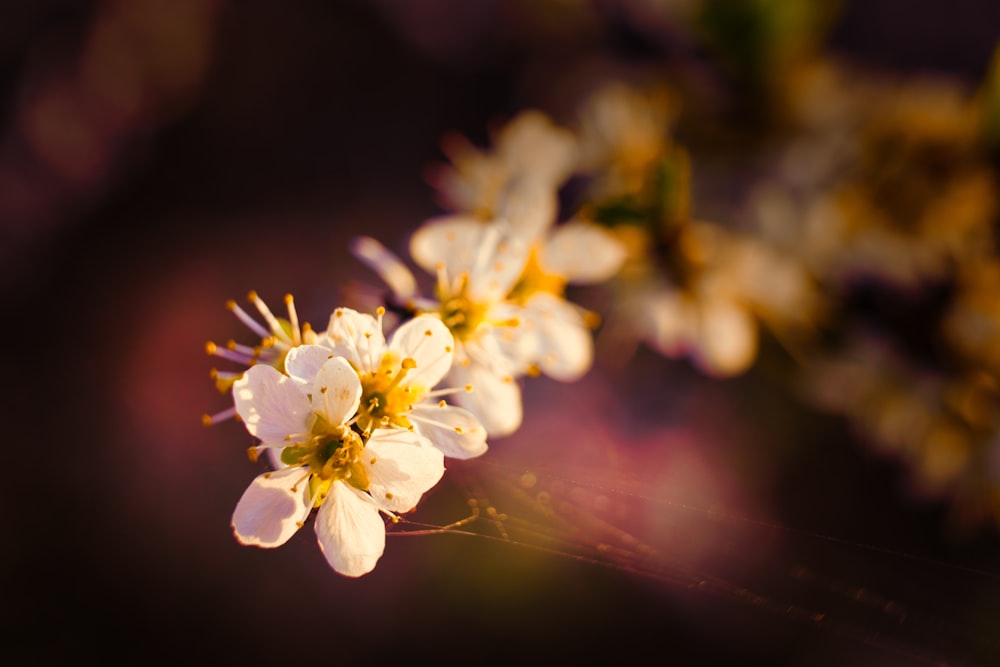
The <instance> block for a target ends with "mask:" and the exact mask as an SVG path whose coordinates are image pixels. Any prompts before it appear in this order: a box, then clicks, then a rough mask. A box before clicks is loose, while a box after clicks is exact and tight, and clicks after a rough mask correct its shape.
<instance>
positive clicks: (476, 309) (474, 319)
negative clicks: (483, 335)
mask: <svg viewBox="0 0 1000 667" xmlns="http://www.w3.org/2000/svg"><path fill="white" fill-rule="evenodd" d="M468 285H469V280H468V276H467V275H463V276H462V277H461V278H460V280H459V286H458V289H457V290H454V292H452V293H451V294H447V295H445V294H439V296H440V302H441V305H440V307H439V308H438V313H439V314H440V317H441V321H442V322H443V323H444V325H445V326H446V327H448V329H449V330H450V331H451V334H452V335H453V336H454V337H455V338H457V339H458V340H461V341H465V340H468V339H469V338H471V337H472V335H473V334H474V333H475V332H476V329H478V328H479V325H480V324H482V323H483V321H484V320H485V319H486V311H487V304H484V303H480V302H478V301H475V300H473V299H472V298H470V297H469V295H468Z"/></svg>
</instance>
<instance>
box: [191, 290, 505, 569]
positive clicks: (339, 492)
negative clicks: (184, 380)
mask: <svg viewBox="0 0 1000 667" xmlns="http://www.w3.org/2000/svg"><path fill="white" fill-rule="evenodd" d="M251 300H253V301H254V302H255V303H257V304H258V308H259V309H260V311H261V313H262V314H264V317H265V319H267V320H268V321H269V324H271V329H272V332H275V331H276V330H277V331H283V332H285V333H286V335H285V336H284V337H282V338H281V339H278V340H279V341H280V342H281V348H280V352H277V353H273V352H272V351H273V350H274V349H275V347H276V346H277V345H278V343H276V342H273V341H274V340H275V339H276V338H277V336H276V334H275V335H269V332H267V331H263V333H264V334H265V335H264V338H263V340H262V343H261V345H260V346H259V347H257V348H250V349H245V348H241V347H239V346H236V345H229V346H227V347H226V348H225V350H220V349H219V348H218V346H214V345H211V344H210V349H211V350H212V351H214V352H215V353H216V354H219V355H221V356H224V357H226V358H229V359H232V360H234V361H243V362H245V363H247V364H251V365H250V366H249V368H247V369H246V370H245V371H243V372H241V373H239V374H232V375H227V376H222V375H221V374H220V373H217V372H216V373H214V375H215V376H216V377H217V378H219V381H220V382H226V383H228V384H231V386H232V396H233V403H234V407H233V411H234V412H235V414H236V415H238V416H239V418H240V420H241V421H242V422H243V423H244V424H245V425H246V428H247V430H248V431H249V432H250V434H251V435H252V436H254V437H255V438H257V439H258V440H259V441H260V443H259V444H258V445H255V446H253V447H251V448H250V449H249V450H248V451H249V455H250V458H251V459H252V460H254V461H256V460H257V457H258V456H259V455H260V454H261V453H266V455H267V457H268V459H269V460H270V463H271V465H272V466H273V467H274V470H273V471H270V472H265V473H263V474H261V475H259V476H258V477H257V478H256V479H255V480H254V481H253V482H252V483H251V484H250V486H249V487H248V488H247V490H246V492H245V493H244V494H243V497H242V498H241V499H240V501H239V503H237V506H236V511H235V512H234V514H233V531H234V533H235V534H236V538H237V539H238V540H239V541H240V542H241V543H243V544H249V545H256V546H260V547H277V546H280V545H282V544H284V543H285V542H287V541H288V539H289V538H291V536H292V535H293V534H294V533H295V532H296V531H297V530H298V529H299V528H301V527H302V525H303V524H304V522H305V521H306V519H307V518H308V517H309V515H310V513H311V512H312V510H313V509H317V510H318V511H317V515H316V536H317V538H318V540H319V545H320V548H321V549H322V551H323V554H324V555H325V556H326V559H327V561H329V563H330V565H331V567H333V568H334V569H335V570H336V571H337V572H340V573H342V574H345V575H348V576H355V577H356V576H360V575H363V574H365V573H367V572H369V571H371V569H372V568H374V567H375V564H376V562H377V561H378V559H379V557H380V556H381V555H382V551H383V549H384V548H385V524H384V520H383V518H382V515H383V514H384V515H386V516H388V517H389V518H390V519H392V518H394V517H396V513H399V512H406V511H409V510H411V509H413V507H414V506H415V505H416V504H417V502H418V501H419V500H420V497H421V496H422V495H423V494H424V493H425V492H426V491H427V490H428V489H430V488H431V487H433V486H434V485H435V484H437V482H438V481H439V480H440V479H441V476H442V475H443V474H444V457H445V456H451V457H457V458H469V457H474V456H479V455H480V454H482V453H483V452H485V451H486V448H487V445H486V432H485V431H484V430H483V427H482V426H481V425H480V423H479V422H478V420H476V418H475V417H473V416H472V415H471V414H470V413H469V412H467V411H466V410H464V409H462V408H460V407H457V406H452V405H449V404H448V403H447V402H446V401H445V400H444V398H442V397H443V396H446V395H449V394H452V393H455V392H454V391H453V390H449V389H435V387H436V386H437V385H438V383H439V382H440V381H441V379H442V378H443V377H444V375H445V374H446V373H447V372H448V371H449V369H450V368H451V366H452V362H453V359H454V355H455V342H454V339H453V337H452V335H451V333H450V332H449V331H448V329H447V327H445V326H444V325H443V324H442V322H441V321H440V320H439V319H438V318H435V317H430V316H422V317H416V318H413V319H412V320H410V321H408V322H406V323H405V324H403V325H402V326H400V327H399V328H398V329H397V330H396V331H395V332H394V333H393V335H392V336H391V339H390V340H388V341H387V340H386V338H385V335H384V334H383V330H382V315H383V311H382V309H379V310H378V311H377V313H376V316H374V317H373V316H371V315H367V314H363V313H359V312H357V311H354V310H351V309H348V308H338V309H336V310H335V311H334V313H333V315H332V316H331V317H330V323H329V326H328V327H327V329H326V330H325V331H323V332H321V333H317V332H312V331H311V330H310V329H308V328H307V329H306V331H307V332H308V333H309V335H308V336H303V335H302V334H301V332H299V331H298V325H297V324H296V323H295V322H294V320H295V318H294V310H291V309H290V319H289V320H278V319H277V318H274V317H273V316H272V315H270V313H269V311H268V310H267V308H266V306H265V305H264V304H263V302H262V301H260V300H259V298H257V297H256V295H251ZM287 301H288V303H289V304H291V303H292V301H291V299H290V298H288V299H287ZM231 309H232V310H233V311H234V312H236V313H237V315H238V316H239V317H240V319H241V320H244V321H245V322H246V323H247V324H248V325H249V326H250V327H251V329H253V330H254V331H255V332H257V333H262V331H261V330H260V329H259V325H258V324H257V323H256V322H254V321H253V320H252V319H250V318H248V317H246V316H245V314H244V313H243V311H242V310H239V309H238V307H236V306H234V305H233V306H231ZM265 313H266V314H265ZM289 331H291V332H292V333H291V334H288V333H287V332H289ZM240 353H242V354H243V355H244V356H243V357H239V356H238V355H239V354H240ZM261 362H263V363H261ZM465 390H466V388H465V387H463V388H460V391H465ZM218 418H219V417H218V416H217V417H215V418H209V419H208V420H209V421H213V420H215V419H218Z"/></svg>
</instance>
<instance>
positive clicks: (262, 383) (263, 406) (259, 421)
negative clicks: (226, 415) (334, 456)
mask: <svg viewBox="0 0 1000 667" xmlns="http://www.w3.org/2000/svg"><path fill="white" fill-rule="evenodd" d="M233 403H234V404H235V405H236V413H237V414H238V415H239V416H240V419H242V420H243V423H244V424H245V425H246V427H247V430H248V431H250V435H253V436H256V437H258V438H260V439H261V440H263V441H264V442H267V443H282V442H284V441H285V436H288V435H293V434H297V433H302V432H303V431H305V430H307V428H308V420H309V418H310V416H311V413H312V410H311V409H310V407H309V398H308V397H307V396H306V394H305V392H304V391H302V389H300V388H299V387H298V386H297V385H296V384H295V383H294V382H293V381H292V380H291V378H289V377H288V376H287V375H284V374H282V373H280V372H278V371H277V370H276V369H275V368H274V367H272V366H263V365H262V366H253V367H251V368H250V369H249V370H247V372H246V373H244V374H243V377H241V378H240V379H239V380H237V381H236V382H234V383H233Z"/></svg>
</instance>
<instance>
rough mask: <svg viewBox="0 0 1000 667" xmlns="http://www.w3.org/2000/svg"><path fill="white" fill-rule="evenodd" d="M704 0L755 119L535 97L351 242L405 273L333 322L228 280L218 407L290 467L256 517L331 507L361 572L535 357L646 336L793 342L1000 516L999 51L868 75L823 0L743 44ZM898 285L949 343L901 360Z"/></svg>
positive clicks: (599, 98) (853, 401) (780, 17)
mask: <svg viewBox="0 0 1000 667" xmlns="http://www.w3.org/2000/svg"><path fill="white" fill-rule="evenodd" d="M694 6H698V7H701V8H702V9H701V10H700V11H704V12H707V13H706V14H705V15H704V16H702V17H701V19H699V20H702V19H704V29H705V30H706V34H705V40H706V45H707V46H708V47H710V50H719V53H718V54H717V56H716V57H718V58H719V62H720V63H721V62H726V63H728V66H727V67H726V68H723V69H725V70H726V71H725V77H727V78H731V81H729V83H732V84H733V88H734V90H735V91H737V92H736V93H735V95H736V98H735V102H733V109H729V110H728V112H729V113H739V114H743V115H742V116H740V117H741V118H744V117H745V119H746V120H747V122H746V123H741V124H734V125H733V127H729V128H727V130H726V132H724V133H720V132H719V125H722V124H723V123H724V122H725V121H728V120H732V118H727V117H725V116H724V115H718V114H716V111H715V109H714V107H712V106H711V105H706V107H705V108H703V109H700V110H699V109H696V112H695V113H687V112H686V109H685V106H686V105H688V104H690V103H691V102H692V100H693V101H694V104H695V105H696V104H697V102H698V97H697V95H696V94H695V93H693V92H692V91H691V90H690V89H689V90H684V89H683V88H677V89H674V88H672V87H668V86H666V85H665V84H664V82H663V81H659V80H653V81H652V82H650V83H649V84H648V85H626V84H625V83H623V82H622V81H617V80H616V81H611V82H608V83H607V84H605V85H599V86H596V87H594V88H593V89H591V90H588V91H587V92H586V94H584V95H581V96H580V98H579V100H577V104H576V105H575V106H574V108H575V112H574V114H573V115H572V116H571V117H570V118H569V119H567V120H565V122H557V121H556V120H554V119H553V118H551V117H550V116H549V115H547V114H546V113H543V112H542V111H539V110H537V109H533V110H527V111H523V112H521V113H519V114H518V115H516V116H515V117H513V118H512V119H510V121H509V122H507V123H506V124H504V125H501V126H498V127H497V128H496V131H495V132H494V133H493V134H492V135H491V138H490V145H489V146H488V147H485V148H483V147H479V146H476V145H473V144H472V143H471V142H470V141H468V140H467V139H465V138H463V137H461V136H457V135H450V136H447V137H446V138H445V140H444V142H443V144H442V149H443V153H444V154H445V156H446V157H447V158H448V161H447V162H446V163H443V164H440V165H437V166H436V167H435V168H434V169H433V170H432V171H431V172H430V181H431V185H432V186H433V187H434V188H435V190H436V194H437V200H438V202H439V204H441V206H442V207H443V209H444V211H443V212H442V213H441V215H438V216H436V217H433V218H430V219H427V220H424V221H423V222H422V223H421V224H419V225H418V226H417V227H416V229H415V230H414V231H413V232H412V233H411V234H410V235H409V237H408V238H407V239H405V243H404V244H405V247H406V250H407V252H406V257H401V256H399V255H397V254H396V253H395V252H393V251H391V250H390V249H389V245H392V244H388V245H387V244H386V243H385V242H384V240H379V239H376V238H373V237H371V236H358V237H356V238H355V239H354V240H353V241H352V243H351V246H350V250H351V253H352V254H353V256H354V257H355V258H356V259H357V260H358V261H359V262H360V263H361V264H363V265H364V266H366V267H367V268H368V269H370V270H371V271H372V272H374V273H375V274H376V275H377V276H378V277H379V278H380V279H381V280H382V282H383V283H384V284H385V286H386V288H387V289H386V290H384V291H383V292H380V293H379V295H378V298H377V299H374V300H369V301H365V300H364V299H363V298H359V303H352V304H350V305H351V307H346V306H345V307H339V308H336V309H335V310H334V311H333V314H332V315H331V317H330V320H329V323H328V324H327V326H326V328H325V329H324V330H323V331H314V330H313V329H312V328H311V327H310V326H309V325H308V324H300V322H299V320H298V316H297V313H296V310H295V306H294V301H293V300H292V298H291V297H290V296H289V297H286V299H285V301H286V306H287V316H286V317H277V316H275V315H274V314H273V313H272V312H271V310H270V309H269V308H268V307H267V305H266V304H265V303H264V302H263V300H262V299H260V298H259V297H258V296H257V295H256V294H255V293H251V294H250V297H249V301H250V303H251V304H252V305H253V306H254V307H255V308H256V310H257V312H258V313H259V316H260V318H261V319H262V320H263V323H261V322H260V321H258V319H256V318H255V317H253V316H251V314H250V313H249V312H248V311H246V310H244V309H242V308H241V307H240V306H238V305H236V303H235V302H230V304H229V305H228V307H229V309H230V310H231V311H232V312H233V313H234V314H235V315H236V317H237V318H238V319H239V320H240V321H241V322H243V323H244V324H245V325H246V326H247V327H248V328H249V329H250V330H251V331H252V332H253V333H254V334H255V335H256V336H257V337H258V339H259V340H258V341H257V342H256V344H254V345H243V344H240V343H237V342H235V341H230V342H229V343H227V344H225V345H219V344H215V343H209V344H208V352H209V353H210V354H212V355H214V356H217V357H220V358H221V359H223V360H226V361H228V362H230V363H235V364H237V365H238V366H239V368H238V369H236V370H229V371H223V370H214V371H213V372H212V375H213V378H214V380H215V382H216V385H217V387H218V388H219V390H220V391H222V392H224V393H225V392H231V394H232V397H233V404H232V406H231V407H229V408H227V409H225V410H222V411H221V412H218V413H217V414H215V415H207V416H206V417H205V418H204V419H205V422H206V423H207V424H212V423H216V422H218V421H221V420H223V419H226V418H229V417H234V416H236V417H238V418H239V419H240V420H241V421H242V422H243V423H244V424H245V425H246V428H247V430H248V431H249V433H250V434H251V435H252V436H253V437H255V438H256V439H257V440H258V441H259V443H258V444H256V445H254V446H253V447H251V448H250V450H249V451H250V455H251V458H252V459H253V460H254V461H256V460H257V457H258V455H259V454H261V453H266V455H267V456H266V457H265V458H266V460H267V462H268V463H269V466H270V468H271V470H270V471H269V472H265V473H263V474H261V475H260V476H258V477H257V478H256V479H255V480H254V481H253V483H252V484H251V485H250V487H249V488H248V489H247V491H246V493H245V494H244V495H243V497H242V499H240V501H239V502H238V504H237V507H236V511H235V513H234V516H233V530H234V532H235V534H236V537H237V539H238V540H239V541H240V542H242V543H244V544H250V545H256V546H261V547H276V546H279V545H281V544H283V543H284V542H286V541H287V540H288V539H289V538H290V537H291V535H292V534H294V533H295V531H296V530H297V529H298V528H299V527H301V526H302V525H303V524H304V523H305V522H306V520H307V519H308V518H309V516H310V514H311V513H312V511H313V510H317V512H316V518H315V527H316V533H317V536H318V539H319V543H320V546H321V548H322V550H323V553H324V554H325V556H326V558H327V559H328V561H329V562H330V564H331V566H332V567H333V568H334V569H335V570H336V571H338V572H340V573H342V574H346V575H349V576H359V575H362V574H365V573H366V572H368V571H370V570H371V569H372V568H373V567H374V566H375V564H376V562H377V560H378V559H379V557H380V556H381V554H382V552H383V549H384V546H385V535H386V521H389V522H393V521H396V520H398V518H399V515H400V514H401V513H403V512H407V511H409V510H411V509H413V508H414V507H415V506H416V505H417V503H418V502H419V501H420V499H421V497H422V496H423V494H424V493H426V492H427V491H428V490H430V489H431V488H432V487H434V486H435V485H436V484H437V482H438V481H439V480H440V479H441V478H442V477H443V474H444V461H445V459H446V458H452V459H472V458H475V457H478V456H481V455H483V454H484V453H485V452H486V450H487V437H489V438H490V439H492V440H493V441H495V440H496V439H500V438H504V437H507V436H511V435H512V434H514V433H515V432H516V431H517V430H518V429H519V428H520V427H521V425H522V422H523V421H524V419H525V413H524V407H523V404H522V403H523V401H522V390H523V387H524V384H525V383H526V382H528V381H530V380H529V379H530V378H533V377H536V376H539V375H544V376H546V377H548V378H550V379H552V380H555V381H558V382H564V383H568V382H573V381H575V380H578V379H579V378H581V377H582V376H584V375H585V374H586V373H587V372H588V371H589V369H590V368H591V367H592V366H593V364H594V361H595V357H596V356H598V355H599V354H600V353H602V352H603V353H606V354H607V355H608V356H609V357H610V356H612V355H613V354H617V355H618V361H621V362H623V364H622V365H624V363H625V362H627V361H628V359H629V357H630V356H631V355H632V354H633V353H634V352H635V351H636V350H637V349H638V348H639V346H640V345H644V346H646V347H648V348H650V349H651V350H653V351H654V352H656V353H658V354H660V355H662V356H663V357H666V358H669V359H672V360H678V361H680V362H684V363H690V364H691V365H692V366H693V367H694V368H695V369H697V370H698V371H700V372H701V373H703V374H704V375H707V376H710V377H714V378H730V377H734V376H737V375H741V374H744V373H748V372H749V371H750V370H751V368H752V367H753V366H754V364H755V363H757V361H758V359H759V358H760V357H762V356H764V355H765V353H766V351H767V350H768V349H771V350H775V349H777V350H778V351H779V354H780V355H781V361H782V362H786V363H784V364H783V365H782V364H770V365H769V370H771V371H774V370H775V369H778V370H777V373H783V374H784V375H785V376H786V377H787V378H788V379H790V380H791V382H790V384H791V385H792V386H793V387H794V388H795V389H796V390H798V391H800V394H799V396H800V398H803V399H804V400H805V401H807V402H811V403H812V404H813V405H819V406H821V407H823V408H825V409H826V410H828V411H833V412H837V413H841V414H844V415H846V416H847V417H848V418H849V419H851V420H852V421H853V422H854V423H855V424H857V425H859V426H860V428H861V429H862V430H864V431H866V432H868V434H869V436H870V437H871V438H872V439H873V440H876V441H879V442H881V445H882V449H888V450H893V451H896V452H898V453H902V456H903V458H904V459H906V460H908V461H909V462H910V463H911V467H912V468H913V469H915V470H916V471H917V473H916V474H917V476H919V477H921V479H922V480H923V483H924V485H925V486H926V487H928V488H932V489H933V491H934V492H935V493H944V492H948V491H953V490H955V489H958V490H959V491H962V492H963V493H968V489H970V488H972V489H979V488H985V489H987V490H986V492H985V493H984V494H980V495H982V496H983V497H984V498H985V500H982V499H981V500H980V504H986V505H989V507H988V508H987V509H982V508H980V510H981V511H980V510H977V511H980V513H985V512H987V511H988V512H991V513H992V514H994V515H995V516H997V517H1000V505H998V504H997V501H996V497H997V494H996V489H998V488H1000V481H998V480H1000V473H997V472H996V471H997V470H998V468H997V465H996V461H997V460H1000V455H998V454H997V451H1000V449H998V448H997V445H996V443H997V442H1000V435H998V434H1000V408H997V406H998V405H1000V400H998V396H1000V390H998V389H997V388H998V387H1000V362H998V359H1000V353H998V351H997V346H996V343H995V341H996V339H997V333H998V332H1000V308H998V307H997V306H996V299H995V294H996V291H997V289H1000V256H998V253H997V250H996V229H995V227H996V218H997V215H998V211H1000V199H998V196H997V187H996V184H997V182H998V180H997V173H998V172H997V166H998V164H1000V161H998V159H997V155H1000V150H998V148H997V147H998V146H1000V139H997V137H998V136H1000V131H998V130H997V127H1000V121H998V120H997V119H998V118H1000V111H997V109H1000V103H998V102H997V101H996V100H997V99H1000V93H998V92H997V91H1000V75H998V74H997V72H1000V65H996V64H995V65H994V71H993V72H992V73H991V74H990V77H989V78H988V79H987V80H986V81H985V82H984V84H983V86H982V88H981V90H979V91H978V92H975V94H973V93H972V92H970V91H968V90H966V89H965V88H963V87H961V86H953V85H951V84H948V85H942V84H941V83H940V82H935V81H929V80H922V79H914V80H908V81H893V82H887V81H883V80H879V79H875V78H869V77H866V76H862V75H861V74H860V73H858V72H856V71H853V70H851V69H850V68H848V67H847V66H846V65H843V64H841V63H838V62H836V61H834V60H833V59H828V58H823V57H821V56H820V55H818V51H819V49H818V48H817V46H816V40H818V38H819V37H818V35H819V33H820V32H821V27H822V25H823V24H824V22H825V21H826V12H824V11H820V10H818V9H817V10H804V9H803V10H801V11H799V10H796V12H792V13H789V14H784V13H782V12H784V11H785V10H783V9H778V7H779V6H782V7H783V4H782V3H774V4H773V5H772V4H768V3H763V4H761V5H760V6H759V7H757V9H747V10H746V11H748V12H750V13H751V14H755V15H756V14H759V16H757V18H758V19H760V20H761V21H762V23H761V24H760V25H759V26H757V28H759V29H760V30H763V31H764V32H765V33H768V34H770V32H771V28H774V27H775V26H771V27H770V28H769V27H768V26H769V24H770V23H769V22H770V21H772V20H773V21H775V22H776V23H775V25H778V24H781V25H787V26H788V28H787V30H785V29H782V30H778V31H777V32H775V35H776V36H777V38H778V39H776V40H759V45H758V46H759V48H760V49H761V50H762V51H761V53H757V54H752V55H754V57H753V58H748V57H745V56H747V54H741V53H736V52H733V53H727V52H726V51H725V48H726V45H727V44H730V43H731V42H730V40H729V39H728V37H727V35H725V34H722V33H723V32H724V30H723V28H724V26H725V25H729V24H730V21H728V20H719V21H715V20H707V19H710V18H711V17H712V16H713V15H714V14H713V12H725V11H736V10H735V9H732V8H731V7H730V5H729V4H728V3H714V2H712V1H711V0H705V1H704V2H702V3H692V7H694ZM692 11H694V10H692ZM740 11H743V10H740ZM716 18H718V17H716ZM715 31H722V32H720V33H719V34H715ZM754 43H757V42H754ZM998 62H1000V60H998ZM755 63H756V65H755ZM765 63H768V66H767V67H765V66H764V64H765ZM740 91H742V92H740ZM740 94H744V95H746V97H745V98H739V95H740ZM702 101H704V100H702ZM741 105H742V106H741ZM706 109H707V111H706ZM713 114H716V115H715V116H713ZM712 123H715V125H711V124H712ZM705 136H723V137H724V138H725V139H726V140H727V141H722V142H718V144H726V143H727V142H728V143H730V144H732V145H733V146H735V148H734V147H733V146H725V147H722V148H720V146H719V145H718V144H712V143H709V145H707V146H699V145H698V141H699V137H701V138H704V137H705ZM681 137H684V138H685V141H684V142H683V143H682V141H681V140H680V138H681ZM688 140H689V141H690V143H689V141H688ZM699 148H701V149H702V150H699ZM705 156H707V157H705ZM731 164H738V165H742V166H746V167H747V170H746V171H747V173H749V174H751V176H750V177H747V178H740V179H734V178H733V175H732V173H731V172H732V171H734V169H733V168H732V167H731V166H730V165H731ZM706 174H707V175H706ZM741 176H742V175H741ZM698 177H701V178H702V181H701V187H700V188H699V187H698ZM732 180H739V181H740V182H739V183H738V184H734V183H732ZM706 183H707V184H708V185H707V186H706V185H705V184H706ZM411 266H412V267H414V268H418V269H420V271H415V270H413V269H411ZM588 289H590V290H591V291H590V292H589V294H590V295H591V296H592V297H593V295H595V294H596V295H597V299H596V301H588V300H587V299H586V298H580V296H581V294H582V295H586V294H588V291H587V290H588ZM899 302H907V303H918V305H920V306H922V307H926V308H927V309H929V310H932V311H933V315H934V318H933V323H932V328H933V331H930V333H929V334H927V335H926V338H927V339H928V340H929V343H928V348H930V347H933V350H934V354H933V355H930V354H924V355H923V356H920V355H919V354H916V355H912V356H913V357H914V358H910V354H909V353H912V351H913V350H907V349H906V347H907V345H909V346H911V347H913V348H917V347H919V343H920V342H921V341H917V342H916V344H914V339H915V338H917V337H918V336H916V335H914V334H913V332H912V331H902V332H901V331H899V330H896V329H895V325H896V324H898V322H893V321H890V320H891V318H890V317H888V316H886V312H887V311H889V310H890V309H889V308H887V307H886V304H893V305H895V304H897V303H899ZM594 303H597V304H598V305H597V306H596V307H595V306H594ZM584 304H586V305H584ZM355 308H356V309H355ZM368 313H372V314H368ZM897 319H899V320H902V319H904V318H897ZM907 321H910V320H907ZM873 330H874V331H876V332H877V333H875V334H872V331H873ZM859 331H860V333H859ZM893 336H896V337H898V339H895V340H894V339H893ZM883 339H884V340H883ZM886 340H888V341H889V342H885V341H886ZM896 347H898V348H899V349H894V348H896ZM623 352H624V354H623ZM787 362H791V363H790V364H789V363H787ZM983 461H987V462H988V465H987V464H982V462H983Z"/></svg>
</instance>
